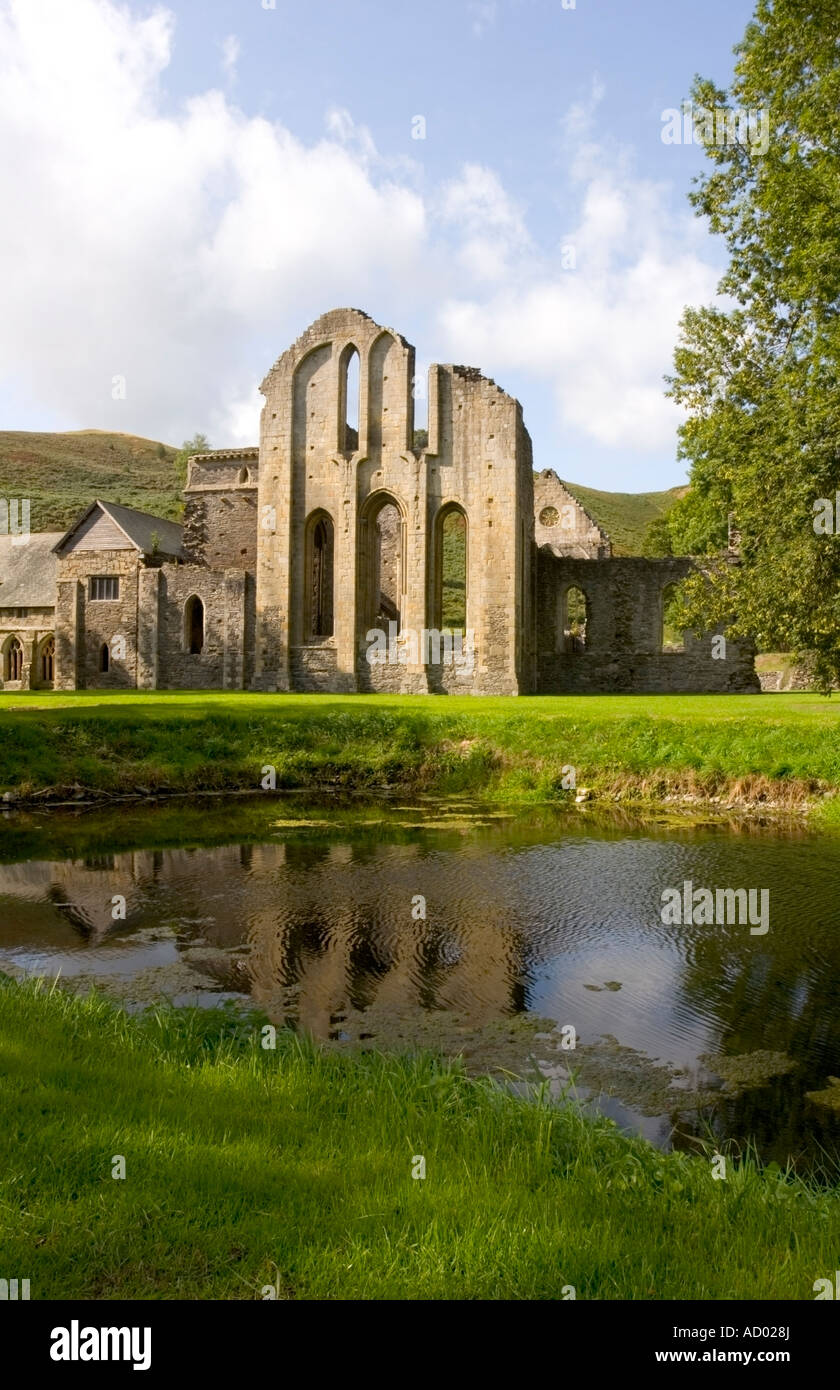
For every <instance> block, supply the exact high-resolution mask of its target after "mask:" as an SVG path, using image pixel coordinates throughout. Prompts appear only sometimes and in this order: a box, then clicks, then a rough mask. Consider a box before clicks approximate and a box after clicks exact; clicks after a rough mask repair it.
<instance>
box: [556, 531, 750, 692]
mask: <svg viewBox="0 0 840 1390" xmlns="http://www.w3.org/2000/svg"><path fill="white" fill-rule="evenodd" d="M691 568H692V562H691V560H687V559H676V558H675V559H667V560H646V559H637V558H627V559H611V560H603V561H599V560H571V559H558V558H557V556H555V555H553V554H552V553H551V551H549V550H546V549H543V550H540V551H539V562H538V578H537V585H538V596H537V609H538V618H537V645H538V680H537V688H538V690H539V692H540V693H541V694H559V693H561V692H576V693H614V692H619V691H623V692H635V693H653V692H657V691H662V692H681V693H690V692H698V693H699V692H704V691H709V692H726V691H758V690H759V689H760V687H759V682H758V677H757V676H756V674H755V669H754V666H753V653H752V651H751V650H750V648H749V647H748V646H746V645H745V644H740V643H736V642H733V641H730V640H729V639H727V640H726V643H725V647H724V651H725V655H724V656H722V657H715V656H713V650H715V649H716V648H717V647H718V646H719V644H714V647H713V641H712V636H711V634H710V635H707V636H705V637H703V638H699V639H698V638H695V637H694V636H693V635H692V634H691V633H685V634H683V639H684V644H685V649H684V650H683V651H668V650H663V641H662V636H663V631H662V629H663V594H664V591H665V590H666V589H667V587H668V586H669V585H670V584H674V583H677V582H679V580H681V579H683V578H684V577H685V576H686V575H687V574H688V573H689V572H690V570H691ZM571 588H576V589H578V590H579V591H580V592H582V593H583V595H584V596H585V599H586V630H585V641H584V643H583V646H582V649H580V648H578V649H575V643H574V641H570V639H569V636H568V635H567V629H566V624H565V623H564V613H565V611H566V607H567V595H568V591H569V589H571Z"/></svg>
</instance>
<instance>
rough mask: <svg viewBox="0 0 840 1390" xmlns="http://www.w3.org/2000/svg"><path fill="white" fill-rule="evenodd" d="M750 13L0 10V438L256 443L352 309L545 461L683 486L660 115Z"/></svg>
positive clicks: (715, 58) (685, 250)
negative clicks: (450, 377)
mask: <svg viewBox="0 0 840 1390" xmlns="http://www.w3.org/2000/svg"><path fill="white" fill-rule="evenodd" d="M751 10H752V5H751V4H749V3H746V0H725V3H724V0H706V3H704V5H703V6H688V5H681V6H676V5H674V4H673V0H671V3H665V0H644V2H643V3H640V4H637V5H632V4H629V3H628V2H627V0H577V3H576V5H575V7H574V8H573V9H572V8H563V7H562V3H561V0H447V3H444V2H443V0H424V3H423V4H411V3H398V2H397V0H392V2H391V3H385V0H345V3H334V2H333V0H324V2H323V3H321V4H319V5H311V4H307V5H301V4H291V3H289V0H276V6H275V7H274V8H271V7H270V0H171V3H169V4H168V5H150V4H144V3H139V0H132V3H128V4H114V3H111V0H0V176H2V177H3V183H4V188H6V189H7V197H8V203H7V206H10V207H13V208H15V209H16V210H17V211H16V216H15V218H14V219H13V221H12V225H10V222H9V220H6V221H5V225H4V226H3V228H2V230H0V259H1V260H2V263H3V267H2V268H3V279H4V283H5V284H6V286H7V294H8V301H9V302H8V304H7V306H6V309H5V311H4V314H3V315H2V316H0V427H3V428H7V429H12V428H29V429H37V428H42V429H53V428H55V429H63V428H67V429H73V428H84V427H97V428H108V429H125V430H128V431H131V432H135V433H140V434H145V435H148V436H151V437H154V438H163V439H166V440H167V441H168V442H175V443H179V442H180V441H181V439H182V438H184V437H185V436H186V435H190V434H192V433H193V432H194V431H195V430H203V431H204V432H206V433H207V434H208V435H209V436H210V439H211V443H212V444H214V445H218V446H221V445H224V444H228V443H244V442H256V439H257V436H258V415H259V405H260V397H259V395H258V393H257V391H256V386H257V384H258V383H259V381H260V379H261V378H262V376H263V374H264V373H265V371H266V370H267V369H268V367H269V366H270V365H271V363H272V361H273V360H274V359H275V358H276V357H277V356H278V355H279V354H280V353H281V352H282V351H283V350H284V349H285V347H286V346H288V344H289V343H290V342H291V341H292V340H293V339H294V338H295V337H296V336H297V335H298V334H299V333H300V332H301V331H302V330H303V329H304V328H305V327H306V325H307V324H308V323H309V322H310V321H311V320H312V319H314V318H315V317H317V316H318V314H320V313H322V312H324V311H325V310H326V309H329V308H332V307H337V306H338V305H342V304H350V305H355V306H356V307H359V308H363V309H365V310H367V312H369V313H370V314H372V315H373V317H374V318H376V319H377V320H379V321H380V322H382V323H385V324H387V325H388V326H391V327H394V328H396V329H397V330H398V331H400V332H402V333H403V334H404V335H405V336H406V337H407V338H408V339H409V340H410V341H411V342H413V343H414V344H415V346H416V348H417V358H418V363H419V364H420V365H421V366H425V365H427V364H428V363H429V362H430V361H465V362H468V363H470V364H472V365H475V366H480V367H481V368H482V370H484V371H485V372H486V373H487V374H488V375H490V376H492V377H494V378H495V380H497V381H498V382H499V383H500V384H501V385H502V386H503V387H504V388H505V389H506V390H508V391H510V392H512V393H513V394H515V395H517V396H518V397H519V399H520V400H521V401H522V403H523V407H524V411H525V420H526V424H527V425H528V428H529V430H530V432H531V435H532V437H533V440H534V457H535V466H536V467H538V468H543V467H553V468H555V469H557V471H558V472H559V473H560V475H561V476H563V477H565V478H567V479H572V480H574V481H577V482H583V483H587V484H589V485H591V486H595V487H605V488H614V489H622V490H627V491H638V490H642V489H646V488H653V487H666V486H669V485H671V484H673V483H676V482H679V481H681V480H682V479H683V477H684V473H683V469H682V466H681V465H680V464H679V463H678V462H677V460H676V440H675V429H676V424H677V422H678V416H677V414H676V410H675V408H674V407H673V406H672V405H670V404H669V403H667V402H666V401H664V399H663V396H662V391H663V385H662V376H663V373H665V372H667V371H668V370H669V368H670V365H671V353H672V351H673V344H674V340H675V335H676V324H677V321H678V318H679V313H680V311H681V308H682V306H683V305H684V304H686V303H691V302H695V303H696V302H704V301H707V300H709V299H710V298H711V297H712V295H713V294H714V288H715V284H716V282H717V278H718V275H719V273H720V269H721V267H722V264H723V262H722V249H721V247H720V245H719V244H718V243H716V242H715V241H713V240H712V239H711V238H710V237H709V236H708V235H707V234H706V232H705V229H704V227H703V226H702V224H701V223H699V222H698V221H697V219H695V218H694V217H693V215H692V213H691V211H690V209H689V207H688V203H687V199H686V193H687V191H688V189H689V187H690V184H691V180H692V177H693V176H695V175H696V174H697V172H698V171H699V170H700V169H701V168H702V167H703V164H704V159H703V154H702V149H700V148H698V147H697V146H696V145H693V146H692V145H690V146H675V145H666V144H664V143H663V141H662V139H661V132H662V112H663V111H664V110H666V109H667V108H673V107H677V106H679V105H680V103H681V101H682V100H683V99H684V98H685V97H686V96H687V94H688V90H689V87H690V84H691V80H692V77H693V75H694V74H695V73H697V72H700V73H702V74H703V75H705V76H710V77H713V78H714V79H715V80H716V81H718V82H719V83H721V84H722V85H725V83H726V82H727V80H728V78H729V75H730V73H731V69H732V61H733V58H732V47H733V45H734V44H735V43H736V42H737V41H738V39H739V38H740V37H741V35H742V33H743V30H744V28H745V25H746V23H747V21H748V19H749V17H750V13H751ZM418 117H422V119H423V121H424V122H425V131H424V137H425V138H422V139H415V138H412V130H414V132H415V133H417V132H418V131H419V130H420V128H421V127H420V124H419V123H418V121H417V118H418ZM120 383H121V384H120ZM421 408H422V407H421Z"/></svg>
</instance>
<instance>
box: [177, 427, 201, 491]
mask: <svg viewBox="0 0 840 1390" xmlns="http://www.w3.org/2000/svg"><path fill="white" fill-rule="evenodd" d="M209 448H210V441H209V439H208V438H207V435H206V434H194V435H193V437H192V439H185V440H184V442H183V444H182V445H181V447H180V449H179V450H178V452H177V454H176V455H175V458H174V460H173V461H174V464H175V470H176V472H177V474H178V477H179V478H180V479H181V482H182V483H185V482H186V481H187V464H188V463H189V461H190V459H191V458H192V456H193V454H206V453H207V451H208V450H209Z"/></svg>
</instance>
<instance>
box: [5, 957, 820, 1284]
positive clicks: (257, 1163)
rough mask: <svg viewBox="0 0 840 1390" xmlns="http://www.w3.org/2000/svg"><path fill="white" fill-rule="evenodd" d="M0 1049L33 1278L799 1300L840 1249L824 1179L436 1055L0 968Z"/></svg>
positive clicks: (9, 1243)
mask: <svg viewBox="0 0 840 1390" xmlns="http://www.w3.org/2000/svg"><path fill="white" fill-rule="evenodd" d="M0 1059H1V1061H0V1065H2V1072H3V1090H4V1096H5V1099H4V1124H3V1126H2V1130H0V1175H2V1176H0V1264H2V1267H3V1269H4V1270H10V1271H14V1272H16V1273H17V1274H18V1277H21V1278H29V1279H30V1280H31V1296H32V1297H33V1298H70V1297H81V1298H104V1299H109V1298H114V1299H116V1298H120V1299H122V1298H199V1299H202V1298H212V1299H223V1298H242V1299H249V1298H259V1297H261V1291H262V1290H263V1289H264V1288H265V1286H267V1285H269V1284H271V1285H274V1286H275V1288H276V1289H278V1290H279V1294H280V1296H281V1297H284V1298H368V1299H371V1298H372V1299H376V1298H386V1297H390V1298H412V1297H416V1298H426V1299H428V1298H481V1297H489V1298H505V1297H507V1298H538V1299H540V1298H546V1299H548V1298H561V1297H563V1296H564V1295H563V1292H562V1291H563V1289H564V1287H565V1286H568V1285H572V1286H574V1288H575V1290H576V1293H577V1297H578V1298H601V1299H617V1298H632V1299H667V1298H680V1299H682V1298H704V1299H722V1298H780V1299H810V1298H813V1296H814V1295H813V1291H812V1290H813V1283H814V1280H815V1279H817V1278H821V1277H823V1276H828V1275H829V1274H830V1272H831V1271H832V1270H833V1269H834V1268H835V1267H836V1261H837V1250H838V1242H840V1194H838V1193H837V1191H835V1190H831V1191H822V1192H820V1191H817V1190H816V1189H812V1188H809V1187H807V1186H806V1185H804V1184H803V1183H801V1182H799V1181H798V1180H788V1181H786V1180H785V1179H784V1178H783V1177H782V1176H781V1175H779V1174H778V1172H777V1171H769V1170H768V1171H767V1172H765V1173H761V1172H759V1171H758V1170H757V1169H756V1168H755V1167H753V1166H752V1165H750V1164H744V1165H742V1166H740V1167H734V1166H733V1167H731V1168H730V1173H729V1177H728V1178H727V1180H726V1181H715V1180H714V1179H713V1178H712V1176H711V1165H710V1164H709V1163H708V1162H706V1161H704V1160H701V1159H699V1158H686V1157H684V1156H680V1155H676V1154H673V1155H663V1154H661V1153H659V1152H657V1151H656V1150H655V1149H653V1148H652V1147H650V1146H649V1145H648V1144H646V1143H645V1142H644V1141H641V1140H634V1139H628V1138H625V1137H624V1136H622V1135H621V1134H620V1133H619V1132H618V1130H616V1129H615V1127H614V1126H613V1125H611V1124H610V1123H609V1122H607V1121H600V1120H599V1121H593V1120H589V1119H586V1118H584V1117H582V1115H581V1114H580V1112H579V1111H578V1110H577V1108H576V1107H573V1106H570V1107H568V1108H563V1109H558V1108H556V1107H553V1106H549V1105H548V1104H547V1103H546V1104H532V1103H531V1104H529V1103H527V1102H525V1101H523V1100H521V1099H518V1098H516V1097H513V1096H511V1095H510V1094H508V1093H505V1092H503V1091H501V1090H500V1089H499V1088H497V1087H494V1086H493V1085H492V1084H491V1083H490V1082H481V1081H471V1080H468V1079H467V1078H466V1077H465V1076H464V1075H463V1074H462V1073H461V1072H460V1071H459V1069H458V1067H457V1066H456V1065H452V1064H449V1063H446V1062H444V1061H442V1060H439V1059H435V1058H434V1057H431V1056H428V1055H421V1056H416V1057H405V1056H403V1057H387V1056H381V1055H377V1054H365V1055H361V1056H354V1057H352V1056H351V1057H344V1056H334V1055H327V1054H323V1053H320V1052H317V1051H315V1050H314V1049H311V1048H309V1047H308V1046H306V1045H303V1044H301V1043H299V1042H298V1041H297V1040H296V1039H295V1038H293V1037H291V1036H289V1035H284V1034H282V1033H281V1034H279V1035H278V1038H277V1048H276V1050H275V1051H264V1050H263V1049H262V1048H261V1047H260V1045H259V1041H258V1027H257V1024H256V1023H255V1024H254V1025H253V1026H252V1025H251V1024H250V1023H244V1024H243V1023H242V1022H240V1023H238V1024H236V1023H234V1022H233V1021H232V1020H231V1018H229V1017H226V1016H225V1015H224V1013H220V1012H216V1013H195V1012H192V1011H184V1012H178V1011H167V1012H165V1013H161V1014H159V1015H157V1016H155V1017H147V1018H145V1019H139V1018H136V1017H135V1018H131V1017H129V1016H127V1015H125V1014H123V1013H121V1012H120V1011H119V1010H117V1009H114V1008H112V1007H111V1006H109V1005H106V1004H104V1003H103V1002H102V1001H100V1000H88V1001H80V1000H78V999H74V998H71V997H70V996H68V995H65V994H63V993H62V992H60V991H54V992H53V993H52V994H49V993H48V992H47V991H46V990H41V991H39V990H38V988H37V987H36V986H34V985H27V986H24V987H20V986H16V985H12V984H10V983H8V982H6V981H0ZM117 1154H120V1155H123V1156H124V1158H125V1178H124V1179H123V1180H119V1179H115V1178H113V1177H112V1176H111V1174H112V1163H113V1156H114V1155H117ZM418 1155H422V1156H423V1157H424V1158H425V1161H426V1177H425V1179H423V1180H413V1179H412V1176H411V1173H412V1164H413V1161H414V1159H415V1157H416V1156H418Z"/></svg>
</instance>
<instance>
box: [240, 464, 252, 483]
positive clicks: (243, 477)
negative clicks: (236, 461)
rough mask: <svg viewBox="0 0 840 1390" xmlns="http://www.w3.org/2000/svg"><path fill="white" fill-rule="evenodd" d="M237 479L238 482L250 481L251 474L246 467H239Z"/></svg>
mask: <svg viewBox="0 0 840 1390" xmlns="http://www.w3.org/2000/svg"><path fill="white" fill-rule="evenodd" d="M238 481H239V482H240V483H245V484H247V483H250V481H251V475H250V473H249V472H248V469H247V468H240V470H239V479H238Z"/></svg>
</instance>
